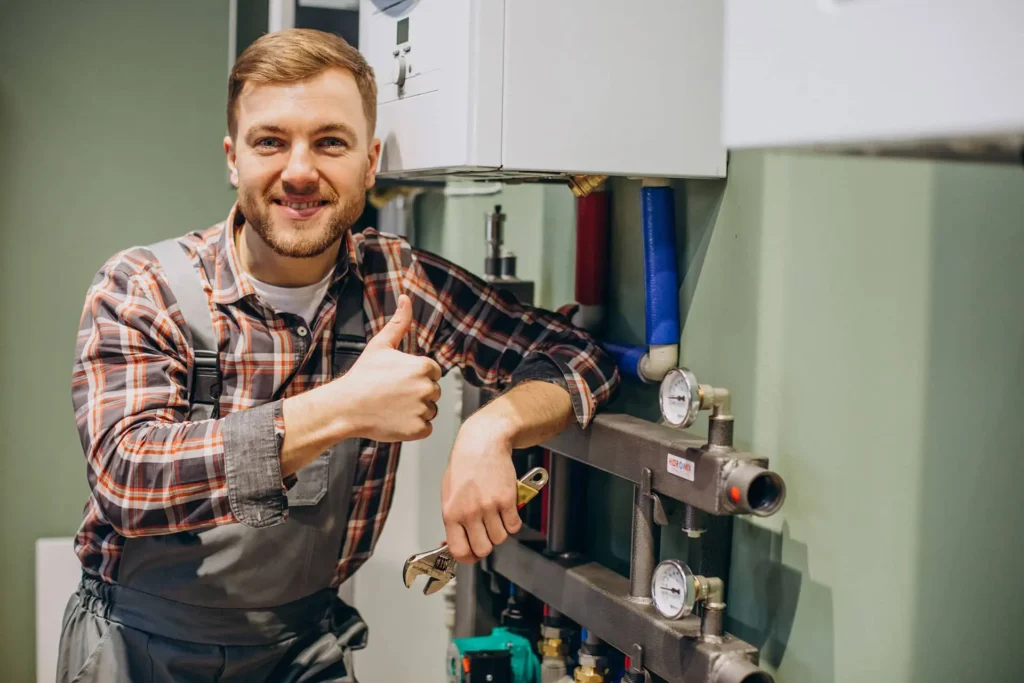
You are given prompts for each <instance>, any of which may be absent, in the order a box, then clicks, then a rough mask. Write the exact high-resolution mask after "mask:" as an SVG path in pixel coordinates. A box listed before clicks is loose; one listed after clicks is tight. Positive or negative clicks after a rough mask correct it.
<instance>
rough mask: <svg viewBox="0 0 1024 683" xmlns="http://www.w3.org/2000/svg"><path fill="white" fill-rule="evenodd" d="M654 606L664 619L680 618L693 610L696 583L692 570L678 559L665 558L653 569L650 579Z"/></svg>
mask: <svg viewBox="0 0 1024 683" xmlns="http://www.w3.org/2000/svg"><path fill="white" fill-rule="evenodd" d="M651 599H652V600H653V601H654V608H655V609H656V610H658V613H659V614H660V615H661V616H663V617H665V618H666V619H682V618H683V617H687V616H689V615H690V614H691V613H692V612H693V604H694V603H695V602H696V601H697V584H696V582H695V581H694V580H693V572H692V571H690V568H689V567H687V566H686V565H685V564H683V563H682V562H679V561H678V560H665V561H664V562H662V563H661V564H659V565H658V566H657V567H656V568H655V569H654V578H652V579H651Z"/></svg>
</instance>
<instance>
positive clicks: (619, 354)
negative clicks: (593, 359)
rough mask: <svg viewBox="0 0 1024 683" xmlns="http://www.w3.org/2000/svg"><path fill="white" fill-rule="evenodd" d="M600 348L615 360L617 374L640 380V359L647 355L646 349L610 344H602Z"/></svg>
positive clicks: (643, 347)
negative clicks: (617, 367)
mask: <svg viewBox="0 0 1024 683" xmlns="http://www.w3.org/2000/svg"><path fill="white" fill-rule="evenodd" d="M602 346H604V349H605V351H607V352H608V353H609V355H611V357H612V358H614V359H615V364H616V365H617V366H619V372H621V373H622V374H623V375H627V376H629V377H632V378H633V379H640V359H641V358H643V357H644V354H645V353H647V347H645V346H630V345H629V344H614V343H612V342H603V343H602Z"/></svg>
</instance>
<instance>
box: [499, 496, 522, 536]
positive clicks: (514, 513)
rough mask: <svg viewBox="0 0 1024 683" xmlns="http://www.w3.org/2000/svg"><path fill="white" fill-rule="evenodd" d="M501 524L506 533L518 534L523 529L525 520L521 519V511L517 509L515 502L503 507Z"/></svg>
mask: <svg viewBox="0 0 1024 683" xmlns="http://www.w3.org/2000/svg"><path fill="white" fill-rule="evenodd" d="M500 514H501V523H502V525H503V526H504V527H505V531H507V532H508V533H510V534H515V533H518V532H519V530H520V529H522V528H523V520H522V519H521V518H520V517H519V510H517V509H516V504H515V501H512V503H510V504H508V505H503V506H502V507H501V509H500Z"/></svg>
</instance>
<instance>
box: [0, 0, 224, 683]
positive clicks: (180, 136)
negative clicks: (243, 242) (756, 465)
mask: <svg viewBox="0 0 1024 683" xmlns="http://www.w3.org/2000/svg"><path fill="white" fill-rule="evenodd" d="M2 4H3V12H2V19H0V139H2V141H3V154H2V155H0V173H2V179H3V182H2V183H0V316H2V320H3V323H2V326H0V340H2V341H0V345H2V348H3V350H4V359H5V362H3V363H2V364H0V386H2V387H3V388H4V390H3V393H2V394H0V434H2V435H3V445H2V447H0V448H2V451H3V454H2V456H0V473H2V480H3V483H4V494H3V495H2V496H0V519H3V525H2V528H3V532H2V534H3V536H2V540H3V547H4V552H3V553H2V554H0V594H2V596H3V598H2V601H0V602H2V609H0V634H2V637H0V662H2V663H0V679H2V680H5V681H19V682H20V681H32V680H35V678H34V673H33V672H34V669H35V642H34V641H35V631H34V626H33V624H34V614H35V603H34V593H33V571H34V565H35V563H34V556H33V552H34V550H33V543H34V541H35V539H36V538H38V537H48V536H70V535H73V534H74V533H75V531H76V530H77V527H78V523H79V520H80V519H81V511H82V506H83V504H84V502H85V497H86V494H87V490H88V489H87V486H86V481H85V461H84V459H83V457H82V452H81V447H80V445H79V442H78V437H77V433H76V431H75V426H74V415H73V413H72V410H71V387H70V382H71V364H72V355H73V349H74V342H75V332H76V329H77V324H78V319H79V316H80V315H81V311H82V302H83V298H84V295H85V290H86V287H88V285H89V282H90V280H91V278H92V275H93V274H94V273H95V271H96V270H97V269H98V268H99V266H100V265H101V264H102V263H103V261H104V260H105V259H106V258H107V257H108V256H110V255H111V254H113V253H114V252H115V251H117V250H119V249H123V248H126V247H129V246H132V245H135V244H147V243H149V242H151V241H154V240H157V239H160V238H163V237H167V236H171V235H176V234H180V233H184V232H186V231H188V230H192V229H196V228H202V227H205V226H207V225H211V224H213V223H215V222H216V221H218V220H221V219H222V218H223V216H224V215H226V214H227V211H228V209H229V208H230V206H231V201H232V194H231V193H230V192H229V189H230V188H229V186H228V184H227V180H226V178H227V176H226V172H225V170H224V162H223V152H222V151H221V138H222V137H223V135H224V129H225V123H224V104H223V103H224V100H225V97H226V95H225V84H226V82H227V68H228V48H227V31H228V3H227V0H175V1H174V2H162V1H157V0H145V1H144V2H128V1H127V0H125V1H122V2H96V1H93V2H72V1H67V2H59V1H56V0H32V2H5V3H2Z"/></svg>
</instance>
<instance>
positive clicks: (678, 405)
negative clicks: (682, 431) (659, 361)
mask: <svg viewBox="0 0 1024 683" xmlns="http://www.w3.org/2000/svg"><path fill="white" fill-rule="evenodd" d="M658 402H659V403H660V404H661V414H662V416H663V417H664V418H665V421H666V422H668V423H669V424H670V425H672V426H673V427H689V426H690V425H692V424H693V423H694V421H695V420H696V419H697V413H698V412H699V411H700V385H698V384H697V378H696V377H695V376H694V374H693V373H692V372H690V371H689V370H687V369H686V368H674V369H672V370H669V372H668V374H667V375H665V378H664V379H663V380H661V388H660V389H659V391H658Z"/></svg>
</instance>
